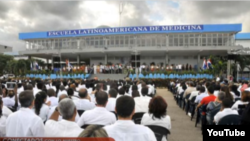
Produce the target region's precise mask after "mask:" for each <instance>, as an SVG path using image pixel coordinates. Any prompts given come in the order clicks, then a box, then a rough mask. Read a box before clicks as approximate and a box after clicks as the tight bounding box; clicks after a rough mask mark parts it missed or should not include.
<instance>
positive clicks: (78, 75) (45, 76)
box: [26, 74, 90, 79]
mask: <svg viewBox="0 0 250 141" xmlns="http://www.w3.org/2000/svg"><path fill="white" fill-rule="evenodd" d="M26 77H30V78H41V79H47V77H48V76H47V75H45V74H27V75H26ZM49 77H50V78H51V79H58V78H65V79H68V78H75V79H77V78H81V79H87V78H89V77H90V74H85V75H84V74H74V75H70V74H68V75H62V76H60V75H57V74H50V75H49Z"/></svg>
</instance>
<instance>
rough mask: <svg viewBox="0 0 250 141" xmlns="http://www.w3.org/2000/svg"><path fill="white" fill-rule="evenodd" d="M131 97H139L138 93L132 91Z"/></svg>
mask: <svg viewBox="0 0 250 141" xmlns="http://www.w3.org/2000/svg"><path fill="white" fill-rule="evenodd" d="M132 97H133V98H135V97H140V93H139V92H138V91H137V90H136V91H132Z"/></svg>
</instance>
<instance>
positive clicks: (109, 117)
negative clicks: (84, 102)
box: [77, 107, 116, 127]
mask: <svg viewBox="0 0 250 141" xmlns="http://www.w3.org/2000/svg"><path fill="white" fill-rule="evenodd" d="M115 121H116V117H115V114H114V113H111V112H110V111H108V110H107V109H106V108H104V107H95V108H94V109H92V110H88V111H85V112H84V113H83V114H82V116H81V117H80V119H79V120H78V122H77V124H78V125H79V126H80V127H81V126H83V125H85V124H97V125H110V124H113V123H115Z"/></svg>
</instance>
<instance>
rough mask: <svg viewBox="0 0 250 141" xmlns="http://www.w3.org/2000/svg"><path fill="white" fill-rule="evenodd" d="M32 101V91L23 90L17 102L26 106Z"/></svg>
mask: <svg viewBox="0 0 250 141" xmlns="http://www.w3.org/2000/svg"><path fill="white" fill-rule="evenodd" d="M33 101H34V95H33V91H31V90H25V91H23V92H21V93H20V95H19V102H20V104H21V107H25V108H28V107H30V106H31V105H32V102H33Z"/></svg>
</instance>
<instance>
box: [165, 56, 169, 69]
mask: <svg viewBox="0 0 250 141" xmlns="http://www.w3.org/2000/svg"><path fill="white" fill-rule="evenodd" d="M167 65H169V62H168V53H166V55H165V66H167Z"/></svg>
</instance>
